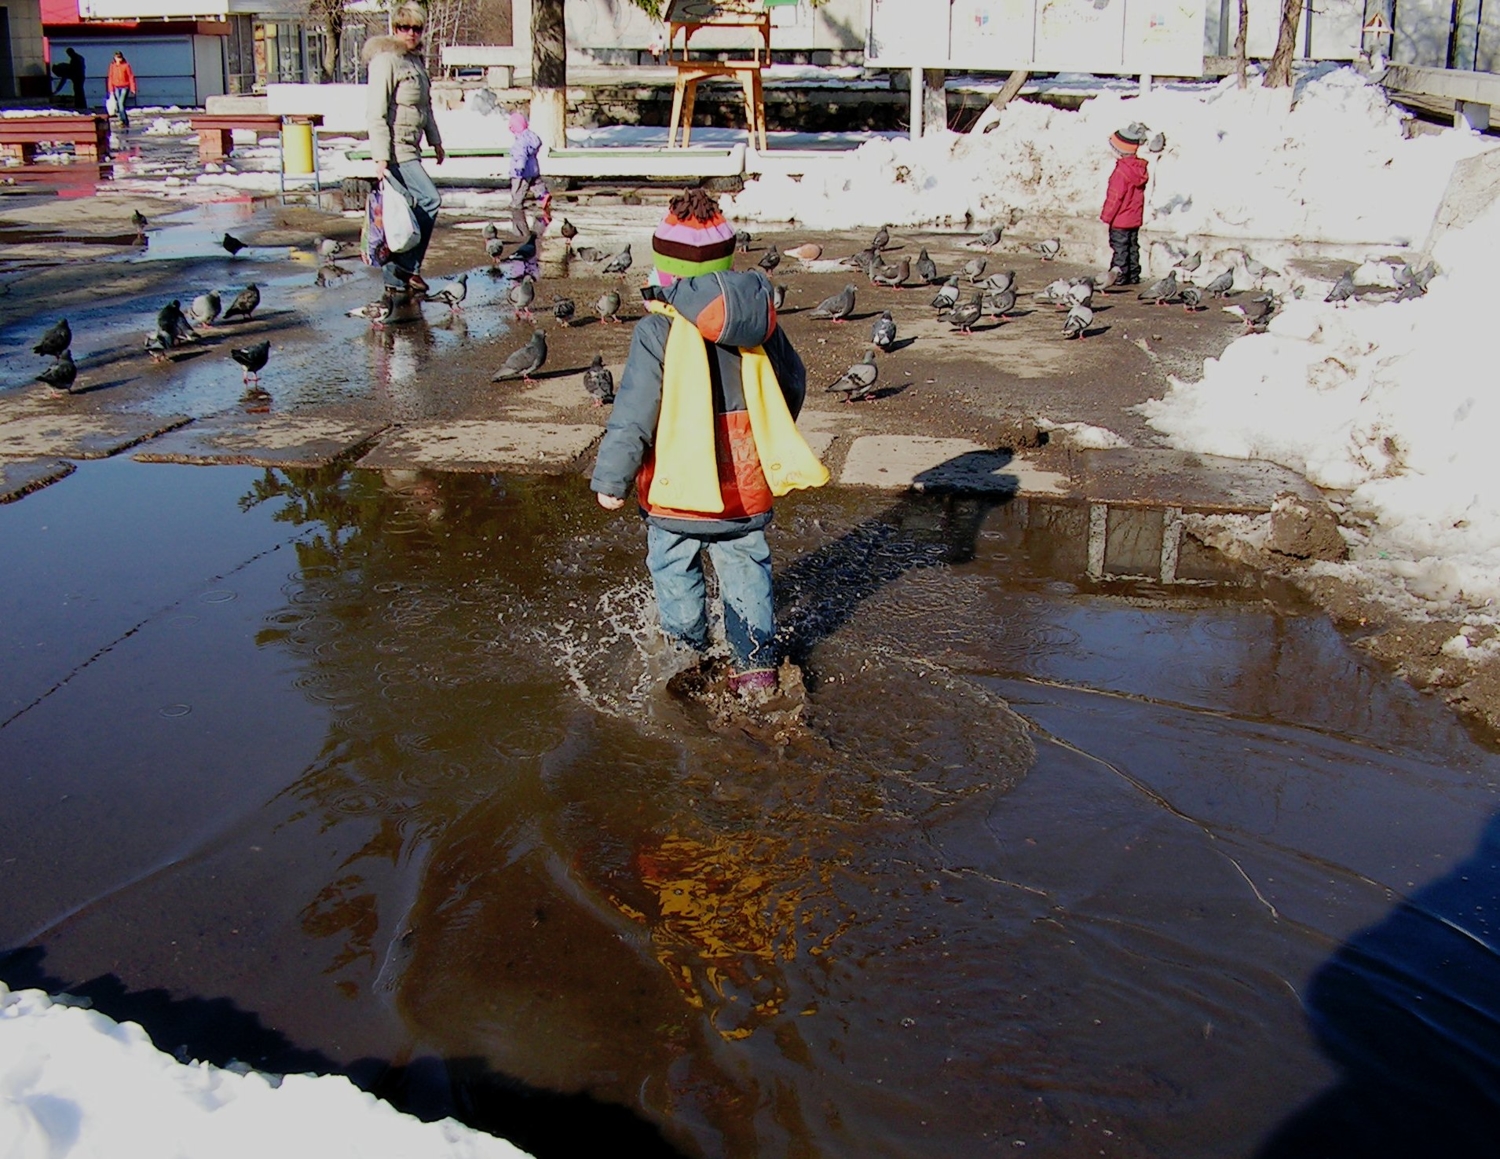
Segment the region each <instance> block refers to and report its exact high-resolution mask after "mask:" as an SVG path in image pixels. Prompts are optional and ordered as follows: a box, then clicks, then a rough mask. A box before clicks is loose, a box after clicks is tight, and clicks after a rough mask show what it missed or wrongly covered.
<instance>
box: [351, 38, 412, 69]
mask: <svg viewBox="0 0 1500 1159" xmlns="http://www.w3.org/2000/svg"><path fill="white" fill-rule="evenodd" d="M382 52H394V53H395V54H396V55H397V56H405V55H406V41H404V40H402V39H401V38H400V37H399V36H372V37H370V39H369V40H367V41H365V46H364V47H363V48H362V49H360V50H359V56H360V59H361V60H363V61H364V62H365V63H366V64H369V63H370V62H371V61H372V60H374V59H375V58H376V57H377V56H379V55H380V54H381V53H382Z"/></svg>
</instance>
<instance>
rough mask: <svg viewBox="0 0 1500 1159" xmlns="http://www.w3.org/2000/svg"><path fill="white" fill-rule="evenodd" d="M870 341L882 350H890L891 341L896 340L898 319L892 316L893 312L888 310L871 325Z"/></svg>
mask: <svg viewBox="0 0 1500 1159" xmlns="http://www.w3.org/2000/svg"><path fill="white" fill-rule="evenodd" d="M870 341H871V342H873V343H875V345H876V346H878V347H880V349H882V350H889V349H890V348H891V343H892V342H894V341H896V320H895V319H894V318H892V317H891V312H890V311H889V310H886V311H885V312H884V313H883V314H881V315H880V317H879V318H876V319H875V324H874V325H873V326H871V327H870Z"/></svg>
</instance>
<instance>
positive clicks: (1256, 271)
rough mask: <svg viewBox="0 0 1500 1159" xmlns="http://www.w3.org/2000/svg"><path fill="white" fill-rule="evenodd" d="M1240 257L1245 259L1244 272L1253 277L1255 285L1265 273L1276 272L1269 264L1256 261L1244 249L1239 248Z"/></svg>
mask: <svg viewBox="0 0 1500 1159" xmlns="http://www.w3.org/2000/svg"><path fill="white" fill-rule="evenodd" d="M1240 257H1242V258H1244V259H1245V272H1246V273H1247V274H1249V275H1250V276H1251V277H1252V278H1254V279H1255V281H1256V284H1257V285H1258V284H1259V283H1260V281H1261V279H1262V278H1264V277H1265V276H1266V275H1267V274H1275V273H1276V271H1275V270H1273V269H1272V268H1271V267H1270V266H1268V265H1266V263H1265V262H1258V261H1256V260H1255V259H1254V258H1252V257H1251V256H1250V255H1249V254H1247V253H1246V252H1245V251H1244V250H1240Z"/></svg>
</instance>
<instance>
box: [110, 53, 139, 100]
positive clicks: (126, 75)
mask: <svg viewBox="0 0 1500 1159" xmlns="http://www.w3.org/2000/svg"><path fill="white" fill-rule="evenodd" d="M104 85H105V88H106V89H108V91H110V92H114V90H115V89H129V90H130V91H131V92H132V93H133V92H135V71H134V70H133V69H132V68H131V67H130V62H129V61H128V60H111V61H110V62H109V73H108V75H107V76H106V77H105V78H104Z"/></svg>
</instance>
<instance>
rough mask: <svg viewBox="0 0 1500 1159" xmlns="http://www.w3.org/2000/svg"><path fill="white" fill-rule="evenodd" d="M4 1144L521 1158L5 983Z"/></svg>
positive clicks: (489, 1142)
mask: <svg viewBox="0 0 1500 1159" xmlns="http://www.w3.org/2000/svg"><path fill="white" fill-rule="evenodd" d="M0 1141H3V1144H4V1148H3V1154H4V1155H5V1156H6V1157H7V1159H68V1157H70V1156H78V1157H83V1156H89V1157H90V1159H111V1157H114V1156H119V1157H120V1159H136V1157H138V1156H142V1155H161V1156H202V1155H212V1156H216V1157H217V1159H265V1156H268V1155H326V1156H356V1155H357V1156H359V1157H360V1159H379V1157H380V1156H390V1157H391V1159H408V1157H409V1156H414V1155H421V1156H424V1157H432V1159H438V1157H444V1156H446V1157H451V1159H525V1152H523V1151H520V1150H518V1149H517V1148H515V1147H514V1146H512V1145H511V1144H509V1143H507V1142H505V1141H504V1140H503V1139H496V1138H494V1137H492V1136H490V1135H484V1134H481V1133H480V1132H477V1131H473V1130H471V1129H469V1128H468V1127H465V1126H463V1125H461V1124H459V1123H457V1122H455V1121H454V1120H452V1119H445V1120H443V1121H442V1122H438V1123H423V1122H420V1121H419V1120H417V1119H413V1118H411V1117H410V1116H407V1115H403V1114H401V1113H400V1112H399V1111H396V1110H395V1109H393V1108H392V1107H391V1106H390V1105H389V1104H387V1103H383V1102H381V1101H380V1100H379V1099H377V1098H375V1097H374V1096H373V1095H369V1094H366V1093H365V1092H363V1091H361V1090H360V1089H359V1088H358V1087H356V1086H355V1085H354V1084H353V1083H351V1082H350V1081H349V1080H348V1079H346V1078H343V1077H340V1076H325V1077H321V1078H320V1077H316V1076H312V1075H287V1076H286V1077H285V1078H282V1079H279V1080H278V1079H275V1078H271V1077H268V1076H265V1075H262V1074H258V1073H256V1072H254V1071H249V1072H248V1073H245V1074H240V1073H237V1072H235V1071H231V1070H221V1069H219V1068H218V1067H214V1066H209V1065H207V1064H205V1063H193V1064H191V1065H183V1064H181V1063H178V1062H175V1061H174V1060H173V1059H172V1058H171V1057H170V1056H169V1055H166V1054H163V1053H161V1052H160V1051H158V1050H157V1049H156V1048H155V1047H154V1046H152V1045H151V1040H150V1039H149V1038H147V1037H146V1033H145V1031H143V1030H142V1029H141V1028H140V1027H139V1026H137V1025H136V1024H135V1023H133V1022H127V1023H123V1024H122V1023H117V1022H114V1021H112V1020H111V1019H108V1018H106V1017H104V1015H102V1014H98V1013H95V1012H94V1011H91V1010H80V1009H77V1008H74V1007H69V1006H63V1005H60V1004H58V1003H54V1002H52V1001H51V1000H50V999H49V998H48V997H47V996H46V995H45V994H43V993H42V992H41V991H39V990H22V991H18V992H12V991H11V990H9V989H8V988H7V987H6V986H5V985H4V984H3V983H0Z"/></svg>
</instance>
